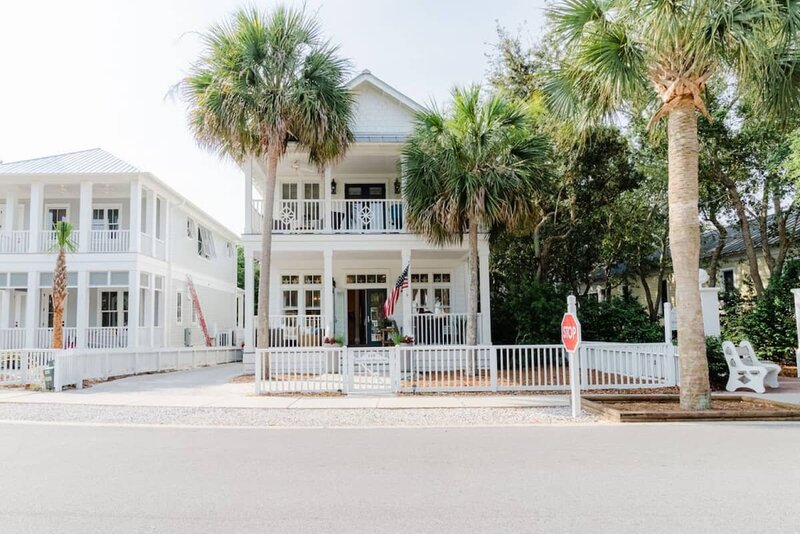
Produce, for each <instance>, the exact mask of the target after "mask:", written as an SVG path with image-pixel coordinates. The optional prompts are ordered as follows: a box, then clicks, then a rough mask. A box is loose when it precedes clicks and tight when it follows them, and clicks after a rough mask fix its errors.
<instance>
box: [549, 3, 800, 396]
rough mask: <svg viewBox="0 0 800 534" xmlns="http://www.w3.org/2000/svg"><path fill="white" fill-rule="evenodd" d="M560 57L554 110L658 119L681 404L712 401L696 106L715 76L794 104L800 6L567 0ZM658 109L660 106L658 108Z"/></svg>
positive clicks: (773, 110) (764, 102) (766, 105)
mask: <svg viewBox="0 0 800 534" xmlns="http://www.w3.org/2000/svg"><path fill="white" fill-rule="evenodd" d="M551 17H552V23H553V28H554V32H555V33H556V34H557V35H558V36H559V37H560V38H561V39H562V42H563V43H564V46H565V57H564V58H563V59H564V60H563V62H562V66H561V68H560V69H558V71H556V72H554V73H553V76H552V78H551V80H550V82H549V83H548V95H549V103H550V106H551V107H552V109H555V110H558V111H559V112H561V113H564V114H568V115H577V116H579V117H581V119H582V120H584V121H586V122H591V121H598V120H609V119H611V118H613V116H614V114H615V113H618V112H620V111H624V110H631V109H632V107H637V108H639V109H641V106H642V105H643V103H647V102H649V103H651V104H650V108H649V109H650V110H651V111H652V115H651V119H650V124H651V125H655V124H656V123H657V122H658V121H659V120H660V119H662V118H666V119H667V122H668V124H667V139H668V161H669V165H668V170H669V189H668V191H669V227H670V229H669V230H670V231H669V234H670V243H671V245H670V248H671V253H672V263H673V270H674V275H675V281H676V288H677V295H676V297H677V311H678V339H679V342H680V354H681V358H680V364H681V407H682V408H683V409H687V410H697V409H707V408H708V407H709V405H710V389H709V382H708V365H707V361H706V356H705V337H704V335H703V321H702V313H701V307H700V292H699V279H698V267H699V262H700V258H699V253H700V233H699V227H698V222H699V213H698V196H699V193H698V189H699V186H698V154H699V146H698V134H697V115H696V113H697V112H698V111H699V112H701V113H703V114H708V111H707V109H706V104H705V102H704V89H705V87H706V85H707V84H708V82H709V80H710V79H711V77H712V76H715V75H716V76H717V77H718V78H719V79H720V80H724V81H725V82H726V84H727V85H728V87H730V89H731V90H732V91H734V92H736V93H737V94H740V95H741V96H742V98H744V99H746V100H748V101H749V102H752V104H753V105H754V106H758V109H759V110H763V112H764V113H765V114H773V115H776V116H777V115H784V114H792V113H794V112H795V111H796V109H797V108H798V107H799V106H800V56H799V55H798V53H797V42H798V30H799V29H800V24H799V23H798V20H800V4H798V3H797V2H784V3H779V2H773V1H771V0H753V1H749V2H739V1H730V0H677V1H672V2H664V1H662V0H644V1H640V2H632V1H630V0H566V1H562V2H559V3H558V4H557V5H556V6H555V7H554V8H553V9H552V10H551ZM656 102H657V103H656Z"/></svg>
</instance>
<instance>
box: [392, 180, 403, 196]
mask: <svg viewBox="0 0 800 534" xmlns="http://www.w3.org/2000/svg"><path fill="white" fill-rule="evenodd" d="M401 190H402V187H401V185H400V179H399V178H395V179H394V194H395V195H399V194H400V191H401Z"/></svg>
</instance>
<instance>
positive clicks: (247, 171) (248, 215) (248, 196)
mask: <svg viewBox="0 0 800 534" xmlns="http://www.w3.org/2000/svg"><path fill="white" fill-rule="evenodd" d="M244 233H245V234H252V233H253V162H252V161H248V162H247V163H246V164H245V166H244Z"/></svg>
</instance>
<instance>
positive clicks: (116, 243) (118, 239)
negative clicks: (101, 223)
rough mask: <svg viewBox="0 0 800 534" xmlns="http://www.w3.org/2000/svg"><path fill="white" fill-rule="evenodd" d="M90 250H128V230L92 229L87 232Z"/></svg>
mask: <svg viewBox="0 0 800 534" xmlns="http://www.w3.org/2000/svg"><path fill="white" fill-rule="evenodd" d="M89 250H90V251H91V252H128V250H130V231H129V230H92V231H91V232H90V234H89Z"/></svg>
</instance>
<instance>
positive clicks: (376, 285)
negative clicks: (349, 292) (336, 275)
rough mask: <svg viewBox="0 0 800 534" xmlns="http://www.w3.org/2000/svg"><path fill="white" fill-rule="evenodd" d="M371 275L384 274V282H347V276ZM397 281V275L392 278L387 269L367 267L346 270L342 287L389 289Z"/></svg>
mask: <svg viewBox="0 0 800 534" xmlns="http://www.w3.org/2000/svg"><path fill="white" fill-rule="evenodd" d="M362 274H365V275H371V274H381V275H385V276H386V283H385V284H384V283H381V282H375V283H372V282H367V283H363V284H359V283H358V282H351V283H348V282H347V277H348V276H359V275H362ZM396 281H397V277H395V278H392V277H391V276H390V275H389V271H388V269H369V270H365V271H347V272H345V274H344V289H391V288H392V287H394V283H395V282H396Z"/></svg>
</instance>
